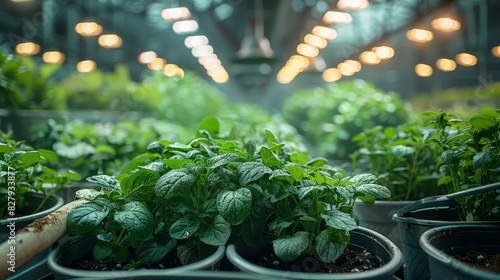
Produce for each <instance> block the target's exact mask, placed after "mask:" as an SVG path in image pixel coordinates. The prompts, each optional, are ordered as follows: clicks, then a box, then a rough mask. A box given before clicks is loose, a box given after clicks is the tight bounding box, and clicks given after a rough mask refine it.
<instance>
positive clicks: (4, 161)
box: [0, 131, 81, 219]
mask: <svg viewBox="0 0 500 280" xmlns="http://www.w3.org/2000/svg"><path fill="white" fill-rule="evenodd" d="M57 160H58V158H57V155H56V153H55V152H54V151H51V150H47V149H38V150H35V149H33V148H32V147H30V146H28V145H26V144H25V143H24V142H22V141H15V140H13V139H11V137H10V134H9V133H4V132H1V131H0V202H1V203H0V214H1V218H2V219H6V218H8V217H10V215H8V213H9V211H8V209H9V207H8V206H9V205H11V204H10V202H12V201H11V200H10V199H9V197H14V199H15V206H16V209H18V212H19V213H18V214H20V213H22V212H23V207H24V205H25V204H26V201H25V195H26V193H28V192H40V193H44V194H45V199H44V200H43V201H42V202H41V203H40V204H39V205H38V207H37V208H36V209H35V211H34V213H37V212H39V211H40V210H41V209H43V206H44V204H45V202H46V201H47V199H48V198H49V197H50V196H51V195H52V194H54V193H55V192H56V191H57V190H58V189H59V188H61V187H62V186H64V185H65V184H67V183H69V182H71V181H73V180H80V179H81V178H80V175H79V174H77V173H75V172H73V171H71V170H67V171H63V172H62V171H61V172H60V171H58V170H56V169H54V168H52V165H54V164H55V163H56V162H57ZM46 187H47V188H46ZM23 214H33V213H23Z"/></svg>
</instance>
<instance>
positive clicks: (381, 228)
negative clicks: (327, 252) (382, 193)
mask: <svg viewBox="0 0 500 280" xmlns="http://www.w3.org/2000/svg"><path fill="white" fill-rule="evenodd" d="M413 202H414V201H381V200H376V201H375V202H374V203H373V204H369V203H364V202H363V201H360V200H356V202H355V203H354V209H353V210H354V215H356V216H357V217H358V219H359V225H360V226H362V227H366V228H369V229H372V230H374V231H376V232H378V233H381V234H382V235H383V236H385V237H387V238H389V239H390V240H391V241H392V242H394V244H396V245H397V246H398V247H399V248H402V247H403V245H402V243H401V237H400V235H399V228H398V223H397V222H396V221H394V220H393V219H392V216H393V215H394V214H395V213H396V212H397V211H398V210H399V209H401V208H403V207H405V206H407V205H409V204H411V203H413Z"/></svg>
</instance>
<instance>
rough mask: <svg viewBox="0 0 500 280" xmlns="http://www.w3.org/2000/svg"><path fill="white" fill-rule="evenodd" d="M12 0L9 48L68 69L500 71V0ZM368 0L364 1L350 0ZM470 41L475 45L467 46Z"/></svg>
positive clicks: (293, 79) (0, 16)
mask: <svg viewBox="0 0 500 280" xmlns="http://www.w3.org/2000/svg"><path fill="white" fill-rule="evenodd" d="M0 3H1V4H0V33H1V34H0V45H1V46H2V47H3V48H7V49H10V50H11V51H14V50H16V47H17V49H18V51H21V52H22V51H23V50H22V49H23V48H22V47H20V46H19V44H20V43H23V42H33V43H35V44H36V46H38V47H36V48H34V50H35V52H36V54H34V56H35V57H40V58H41V57H42V56H43V54H44V53H46V52H49V51H58V52H61V53H62V54H64V58H65V59H64V65H65V67H67V69H68V71H76V70H77V64H78V63H79V62H81V61H85V60H92V61H93V62H95V65H96V66H97V67H98V68H100V69H104V70H113V69H114V67H115V65H116V64H125V65H127V66H128V68H129V69H130V73H131V76H132V77H133V78H134V79H140V77H141V75H142V73H144V72H145V71H149V70H148V68H157V69H161V70H159V71H163V72H164V73H165V74H166V75H174V74H176V73H177V74H178V75H181V74H182V73H180V72H179V71H180V70H178V69H182V71H192V72H196V73H198V74H199V75H200V76H202V77H204V78H206V79H207V80H209V81H212V82H214V84H217V85H218V86H219V87H221V88H222V89H224V91H226V92H234V93H235V95H237V94H238V95H240V97H241V96H243V97H247V98H250V99H253V100H256V101H260V102H266V100H269V101H270V100H272V99H273V98H276V97H270V96H276V95H278V96H280V95H281V97H282V96H284V95H283V94H280V93H279V92H280V91H281V92H285V94H286V93H290V92H293V91H295V90H297V89H299V88H304V87H311V86H318V85H324V84H326V83H328V82H334V81H337V79H338V78H340V80H341V81H342V80H349V79H355V78H361V79H364V80H367V81H370V82H373V83H374V84H375V85H376V86H378V87H381V88H383V89H385V90H390V91H396V92H399V93H400V94H402V95H403V96H405V95H406V96H407V95H412V94H415V93H418V92H422V91H431V90H436V89H444V88H449V87H460V86H477V85H481V84H485V83H487V82H490V81H494V80H498V79H499V76H500V73H499V67H498V66H499V65H500V58H498V57H497V56H495V54H496V55H498V56H500V54H498V53H495V50H497V49H495V47H496V46H498V45H500V37H499V36H496V35H497V34H500V33H499V32H500V30H499V29H500V28H499V27H500V22H499V20H498V16H497V15H498V14H499V12H500V1H496V0H338V1H337V0H191V1H184V0H91V1H89V0H75V1H70V0H1V2H0ZM356 4H359V5H361V6H360V7H356V6H350V5H356ZM179 8H182V9H179ZM439 18H441V21H440V22H437V19H439ZM84 22H87V23H92V24H86V25H81V23H84ZM433 22H434V23H433ZM79 23H80V25H78V24H79ZM439 24H441V27H439V26H438V25H439ZM325 27H326V28H325ZM443 28H445V29H446V28H448V29H451V30H453V31H450V30H444V31H443ZM414 29H421V30H414ZM411 30H413V32H411ZM423 30H426V31H427V32H428V33H426V32H425V31H423ZM77 32H80V33H77ZM85 32H87V33H85ZM410 33H411V34H410ZM429 33H430V35H432V37H431V38H426V36H429V35H428V34H429ZM103 35H112V36H107V37H105V36H103ZM115 35H116V36H115ZM410 36H413V37H414V38H417V39H411V38H409V37H410ZM412 40H423V41H426V42H415V41H412ZM311 46H313V47H311ZM30 47H31V49H33V48H32V45H29V46H26V45H25V47H24V49H25V50H29V49H30ZM380 47H389V48H380ZM38 48H39V49H38ZM461 53H466V54H468V55H472V56H462V57H458V56H457V55H458V54H461ZM299 54H301V56H297V55H299ZM47 57H48V55H47ZM154 57H156V60H154V62H153V63H149V64H148V63H147V62H148V61H150V60H151V59H152V58H154ZM304 57H309V58H307V59H304ZM53 59H55V58H54V57H53ZM439 59H441V60H440V62H438V60H439ZM464 59H465V60H466V61H468V62H463V60H464ZM467 63H468V64H467ZM418 64H424V65H421V67H420V66H419V67H417V65H418ZM86 66H87V67H89V65H86ZM90 66H92V65H90ZM81 67H82V64H80V70H81V71H85V69H86V68H85V65H84V66H83V67H84V68H83V69H81ZM417 68H418V69H417ZM339 72H340V75H339ZM417 72H418V73H417ZM229 94H230V93H229Z"/></svg>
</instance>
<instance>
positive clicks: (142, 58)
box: [137, 51, 158, 64]
mask: <svg viewBox="0 0 500 280" xmlns="http://www.w3.org/2000/svg"><path fill="white" fill-rule="evenodd" d="M157 57H158V56H157V55H156V53H155V52H154V51H147V52H142V53H141V54H139V57H138V58H137V60H139V63H142V64H147V63H151V62H153V60H154V59H155V58H157Z"/></svg>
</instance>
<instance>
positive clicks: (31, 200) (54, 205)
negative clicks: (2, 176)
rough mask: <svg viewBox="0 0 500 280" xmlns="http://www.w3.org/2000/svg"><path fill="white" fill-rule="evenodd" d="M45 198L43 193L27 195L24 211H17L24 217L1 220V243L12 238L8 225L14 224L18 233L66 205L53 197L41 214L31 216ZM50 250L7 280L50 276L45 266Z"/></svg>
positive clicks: (57, 197)
mask: <svg viewBox="0 0 500 280" xmlns="http://www.w3.org/2000/svg"><path fill="white" fill-rule="evenodd" d="M44 198H45V195H44V194H41V193H26V195H25V200H26V204H25V206H24V207H23V208H22V209H16V214H18V215H22V216H20V217H16V218H9V219H2V220H0V242H2V243H3V242H4V241H6V240H7V239H8V238H9V236H11V230H10V228H9V227H7V225H9V224H11V223H14V224H15V229H14V231H18V230H20V229H22V228H24V227H25V226H27V225H29V224H30V223H32V222H33V221H34V220H36V219H39V218H42V217H45V216H47V215H48V214H50V213H52V212H54V211H56V210H57V209H58V208H59V207H61V206H62V205H63V204H64V201H63V199H62V198H61V197H60V196H58V195H52V196H51V197H49V198H48V199H47V201H46V202H45V204H44V206H43V207H42V210H41V211H40V212H38V213H35V214H30V213H33V212H34V211H35V210H36V208H38V205H40V203H41V202H42V200H43V199H44ZM50 250H51V248H50V247H49V248H48V249H47V250H45V251H44V252H43V253H41V254H39V255H38V256H36V257H34V258H33V259H31V260H30V261H29V262H27V263H26V264H24V265H23V266H22V267H16V272H14V273H13V274H11V275H10V277H9V278H7V279H38V278H42V277H43V276H44V275H47V274H50V271H49V270H48V269H47V267H46V265H45V260H46V258H47V255H48V254H49V253H50Z"/></svg>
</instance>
